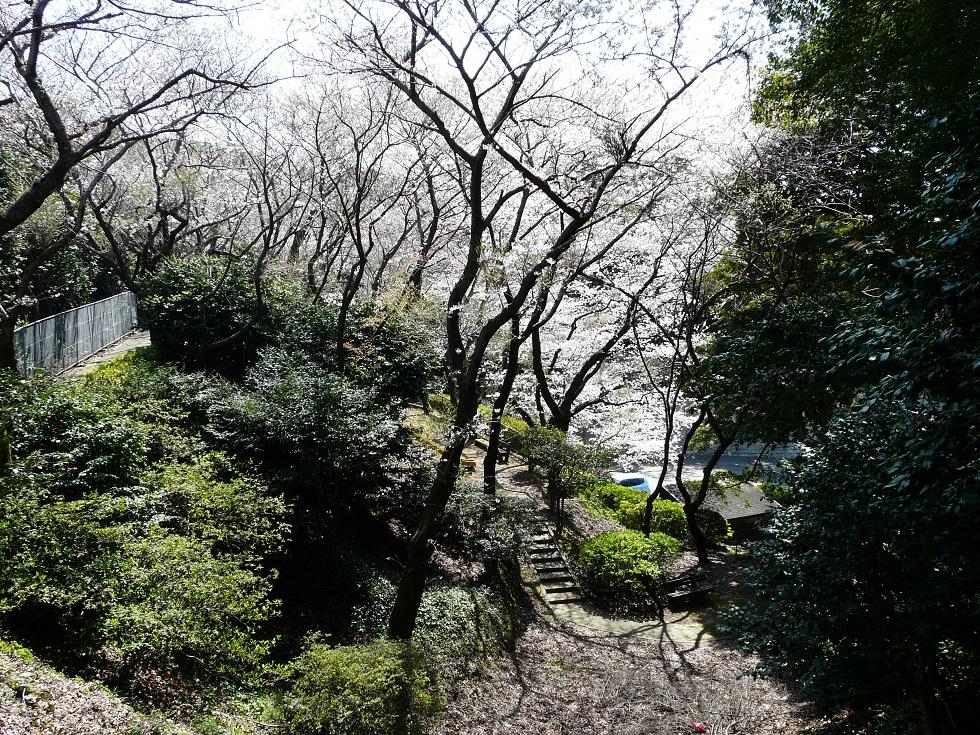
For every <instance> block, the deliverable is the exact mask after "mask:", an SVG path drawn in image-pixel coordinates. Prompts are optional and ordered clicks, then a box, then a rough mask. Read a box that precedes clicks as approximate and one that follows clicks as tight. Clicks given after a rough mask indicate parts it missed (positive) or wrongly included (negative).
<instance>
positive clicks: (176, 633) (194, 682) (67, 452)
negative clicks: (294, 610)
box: [0, 355, 286, 705]
mask: <svg viewBox="0 0 980 735" xmlns="http://www.w3.org/2000/svg"><path fill="white" fill-rule="evenodd" d="M130 368H132V374H130V372H129V370H130ZM154 375H155V373H154V371H153V369H152V368H151V367H150V366H149V364H148V360H147V358H146V356H145V355H143V356H134V357H131V358H128V359H127V360H124V361H120V363H118V364H114V365H111V366H109V367H105V368H103V369H101V370H99V371H97V373H96V374H95V375H94V376H93V377H92V378H90V379H88V380H86V381H84V382H83V383H81V384H70V383H54V382H52V381H50V380H48V379H46V378H34V379H31V380H28V381H21V382H20V383H19V385H17V386H15V389H16V390H17V396H16V398H15V400H14V401H13V405H14V407H15V410H14V413H13V421H12V424H11V426H12V434H13V439H14V442H13V444H14V449H15V454H14V464H13V466H12V468H11V472H10V473H9V474H8V475H7V476H4V477H0V556H2V557H3V558H4V559H5V560H8V561H9V563H5V564H3V565H0V616H2V618H3V620H4V622H5V624H6V626H7V627H8V629H10V630H11V631H12V632H13V633H14V634H16V635H19V636H22V637H24V638H25V639H28V640H31V641H33V642H35V643H36V644H37V645H38V646H39V647H41V648H42V649H44V650H46V651H50V652H56V653H57V655H58V657H59V658H60V659H61V660H62V661H64V662H65V664H66V665H67V666H70V667H79V666H83V665H84V666H88V667H92V668H93V669H94V670H97V671H99V672H100V675H101V676H102V677H103V678H104V679H105V680H106V681H109V682H112V683H114V684H116V685H118V686H120V687H123V688H126V689H128V690H129V691H130V692H131V693H132V694H134V695H135V696H138V697H141V698H144V699H146V700H147V701H152V702H154V703H156V704H157V705H168V704H170V701H169V700H168V699H167V698H166V696H165V692H166V690H167V688H168V687H167V686H164V685H163V684H161V683H160V681H161V677H163V678H169V679H170V680H171V681H172V687H171V688H172V689H173V690H175V691H176V690H181V691H184V690H187V689H199V688H202V687H204V688H206V687H208V686H213V685H215V684H217V683H218V681H243V680H247V679H250V678H251V677H253V676H254V675H255V673H256V671H257V670H258V667H259V665H260V664H261V663H262V662H263V661H264V659H265V657H266V654H267V653H268V650H269V645H270V642H269V641H268V640H266V638H265V636H264V635H263V634H262V631H261V628H262V627H263V626H264V625H265V623H266V622H267V621H268V620H269V619H270V617H271V616H272V615H273V613H274V611H275V605H274V604H273V603H271V602H270V600H269V593H270V589H271V579H272V576H273V575H272V573H271V572H270V570H269V569H268V568H267V565H266V560H267V558H268V557H269V556H270V555H272V554H275V553H277V552H278V550H279V548H280V546H281V543H282V540H283V537H284V535H285V530H286V529H285V527H284V524H283V520H284V516H285V511H286V508H285V506H284V503H283V501H282V499H281V498H279V497H277V496H276V495H275V494H273V493H271V492H270V491H269V489H268V488H267V486H266V485H265V484H264V483H263V482H261V481H260V480H259V479H258V478H256V477H254V476H252V475H251V474H249V473H248V472H247V471H243V468H242V467H241V466H240V464H239V463H237V462H235V461H233V460H232V459H231V458H230V457H228V456H225V455H222V454H217V453H202V450H201V447H200V445H199V443H198V442H196V441H195V440H193V439H192V438H190V437H188V436H186V435H182V434H181V430H180V428H179V419H180V417H181V412H180V411H178V410H174V409H172V408H171V407H168V406H167V405H166V403H165V402H164V401H163V400H162V399H161V398H159V397H158V396H157V393H158V391H159V390H160V384H159V383H156V384H155V383H154V381H153V380H147V381H146V382H145V383H144V382H142V380H143V379H144V378H150V377H152V376H154ZM140 386H142V388H140ZM124 396H125V397H131V398H133V400H134V402H133V403H131V404H130V403H124V402H123V401H122V400H121V399H122V398H123V397H124ZM137 416H138V417H139V418H137ZM154 417H155V419H154ZM163 436H167V437H169V439H168V441H167V442H162V441H161V440H160V438H161V437H163ZM174 448H176V449H177V451H175V452H172V451H171V450H172V449H174ZM151 460H152V461H153V462H154V464H151ZM154 682H155V683H154Z"/></svg>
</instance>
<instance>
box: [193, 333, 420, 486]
mask: <svg viewBox="0 0 980 735" xmlns="http://www.w3.org/2000/svg"><path fill="white" fill-rule="evenodd" d="M201 400H202V401H203V402H204V403H205V404H206V407H205V411H206V414H207V422H208V423H207V431H208V432H209V433H210V434H211V436H212V437H213V438H214V439H215V440H216V441H218V442H220V443H221V444H222V445H223V446H225V447H227V448H229V449H231V450H232V451H234V452H236V453H238V454H241V455H243V456H247V457H253V458H255V459H257V460H259V461H261V462H262V463H264V464H265V465H266V466H267V467H269V468H274V469H276V470H278V471H280V472H281V473H282V476H283V477H284V478H288V479H297V480H300V481H302V482H303V483H304V484H305V485H307V486H308V485H310V479H311V477H316V478H317V479H318V480H320V479H321V478H322V481H323V482H324V483H325V484H327V485H329V486H330V487H333V488H344V489H345V490H346V491H348V492H349V490H350V488H351V487H363V486H364V485H370V484H371V482H372V478H375V480H376V481H377V482H379V483H380V482H384V481H385V479H384V476H383V475H384V462H385V461H386V459H388V458H390V457H392V456H400V455H401V454H403V452H404V450H405V447H406V446H407V443H408V442H407V433H406V432H405V431H403V430H402V429H401V427H400V424H399V421H398V416H397V413H396V412H395V411H394V409H393V408H392V407H391V406H389V405H386V404H384V403H383V402H379V401H378V399H377V394H376V393H375V392H374V391H373V390H371V389H370V388H364V387H360V386H358V385H357V384H355V383H353V382H352V381H350V380H349V379H347V378H345V377H344V376H342V375H337V374H335V373H332V372H330V371H328V370H326V369H325V368H322V367H319V366H318V365H316V364H314V363H311V362H310V361H309V360H307V359H306V358H305V357H304V356H303V355H300V354H293V353H287V352H286V351H284V350H281V349H279V348H270V349H268V350H265V351H264V352H263V353H262V356H261V358H260V359H259V361H258V362H257V363H256V364H255V365H253V366H252V367H251V368H250V369H249V370H248V372H247V374H246V376H245V380H244V386H241V387H238V386H233V385H230V384H225V385H215V386H214V387H213V388H211V389H210V390H209V391H208V392H207V394H206V395H203V396H202V397H201Z"/></svg>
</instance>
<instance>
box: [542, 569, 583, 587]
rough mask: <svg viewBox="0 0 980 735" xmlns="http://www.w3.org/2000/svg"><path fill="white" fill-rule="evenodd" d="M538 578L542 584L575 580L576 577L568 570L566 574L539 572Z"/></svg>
mask: <svg viewBox="0 0 980 735" xmlns="http://www.w3.org/2000/svg"><path fill="white" fill-rule="evenodd" d="M538 579H540V580H541V584H551V583H554V582H571V581H574V579H575V577H573V576H572V575H571V574H569V573H568V572H566V573H565V574H549V575H547V576H543V575H540V574H539V575H538Z"/></svg>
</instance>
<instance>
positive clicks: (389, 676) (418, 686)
mask: <svg viewBox="0 0 980 735" xmlns="http://www.w3.org/2000/svg"><path fill="white" fill-rule="evenodd" d="M291 668H292V673H293V676H294V683H293V688H292V702H291V706H290V711H289V714H288V729H289V732H291V733H295V734H296V735H423V733H427V732H428V731H429V728H430V727H431V725H432V724H433V723H434V722H435V718H436V716H437V715H438V713H439V711H440V709H441V700H440V698H439V697H438V696H437V695H435V694H434V693H432V690H433V689H434V685H435V681H434V677H433V675H432V674H431V673H430V671H429V670H428V668H427V666H426V663H425V661H424V660H423V658H422V657H421V656H420V655H419V653H418V651H417V650H416V649H415V648H413V647H412V646H411V645H406V644H403V643H397V642H394V641H386V640H379V641H375V642H372V643H367V644H364V645H358V646H340V647H337V648H331V647H329V646H327V645H324V644H320V643H313V644H311V645H309V646H308V647H307V648H306V650H305V651H304V652H303V653H302V654H301V655H300V657H299V658H298V659H297V660H296V661H295V662H294V663H293V664H292V667H291Z"/></svg>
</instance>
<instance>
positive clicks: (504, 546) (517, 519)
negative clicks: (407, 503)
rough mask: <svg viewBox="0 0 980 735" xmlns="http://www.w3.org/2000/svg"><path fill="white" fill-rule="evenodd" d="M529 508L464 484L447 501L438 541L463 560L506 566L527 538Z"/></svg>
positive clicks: (519, 501) (474, 486)
mask: <svg viewBox="0 0 980 735" xmlns="http://www.w3.org/2000/svg"><path fill="white" fill-rule="evenodd" d="M532 507H533V506H532V504H531V503H530V501H527V500H523V499H519V498H514V497H502V496H496V495H487V494H486V493H485V492H483V488H482V487H481V486H479V485H477V484H475V483H471V482H466V481H463V482H461V483H459V485H458V487H457V488H456V491H455V492H454V493H453V494H452V496H450V498H449V502H448V504H447V505H446V513H445V517H444V519H443V524H442V530H441V532H440V533H439V534H438V536H437V539H438V541H439V542H440V543H441V544H443V545H445V546H447V547H448V548H451V549H452V550H453V552H454V553H456V554H458V555H460V556H462V557H464V558H467V559H474V560H479V561H481V562H483V563H487V562H492V561H495V562H500V563H506V562H507V561H508V560H512V559H514V558H516V555H517V552H518V549H519V548H520V547H521V546H522V545H526V543H527V541H528V540H529V539H530V536H531V529H530V520H529V519H530V518H532V517H533V512H532Z"/></svg>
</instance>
